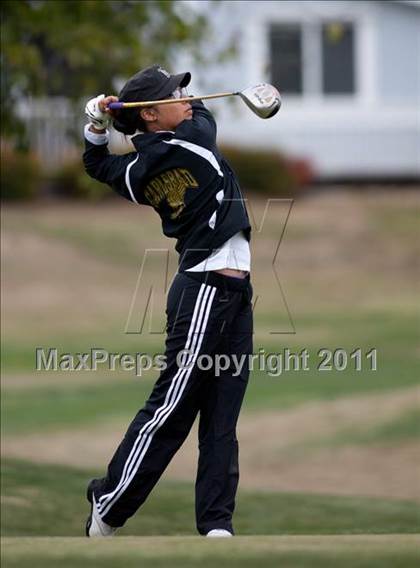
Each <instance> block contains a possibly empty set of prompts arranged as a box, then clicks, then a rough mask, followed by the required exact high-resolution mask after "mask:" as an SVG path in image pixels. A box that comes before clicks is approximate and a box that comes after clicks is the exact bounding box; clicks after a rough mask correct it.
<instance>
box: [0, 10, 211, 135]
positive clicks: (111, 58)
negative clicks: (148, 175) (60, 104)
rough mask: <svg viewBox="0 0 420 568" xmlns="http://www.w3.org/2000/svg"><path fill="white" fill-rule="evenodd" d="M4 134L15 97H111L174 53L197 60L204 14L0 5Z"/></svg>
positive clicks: (14, 126)
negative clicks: (120, 84) (124, 81)
mask: <svg viewBox="0 0 420 568" xmlns="http://www.w3.org/2000/svg"><path fill="white" fill-rule="evenodd" d="M1 15H2V39H1V42H2V55H1V75H2V89H1V114H2V117H1V118H2V133H3V135H9V136H10V135H16V134H17V132H18V120H17V119H16V116H15V112H14V111H15V105H16V101H17V100H18V99H19V98H22V97H26V96H28V95H32V96H35V97H36V96H66V97H69V98H70V99H72V100H78V99H80V98H81V97H86V96H89V95H95V94H97V93H98V92H106V93H113V92H116V88H115V82H114V80H115V78H118V77H120V78H127V77H129V76H130V75H132V74H133V73H135V72H136V71H138V70H139V69H140V68H142V67H144V66H147V65H150V64H152V63H156V62H159V63H161V64H163V65H168V64H170V62H171V60H172V59H173V57H174V56H175V55H176V53H177V51H179V50H182V49H188V50H189V51H190V52H191V53H192V54H193V56H194V58H195V59H196V58H198V57H199V56H200V46H201V43H202V41H203V40H204V39H205V38H206V35H207V33H208V31H209V28H208V23H207V20H206V18H205V17H204V16H203V15H200V14H198V13H196V12H194V11H193V10H192V9H191V7H190V6H189V5H188V3H185V2H174V1H172V0H166V1H165V0H159V1H141V2H140V1H130V0H119V1H113V0H82V1H79V0H33V1H31V0H11V1H10V0H3V1H2V3H1Z"/></svg>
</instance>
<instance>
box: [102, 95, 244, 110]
mask: <svg viewBox="0 0 420 568" xmlns="http://www.w3.org/2000/svg"><path fill="white" fill-rule="evenodd" d="M237 94H238V93H215V94H213V95H204V96H202V97H183V98H181V99H162V100H159V101H142V102H132V103H120V102H118V103H110V104H109V105H108V108H110V109H118V108H134V107H148V106H156V105H163V104H165V105H168V104H169V105H170V104H175V103H183V102H190V101H202V100H207V99H218V98H220V97H231V96H233V95H237Z"/></svg>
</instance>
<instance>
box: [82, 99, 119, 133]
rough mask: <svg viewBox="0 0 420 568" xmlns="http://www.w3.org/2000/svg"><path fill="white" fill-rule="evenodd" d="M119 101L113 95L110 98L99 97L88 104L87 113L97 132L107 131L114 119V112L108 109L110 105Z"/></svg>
mask: <svg viewBox="0 0 420 568" xmlns="http://www.w3.org/2000/svg"><path fill="white" fill-rule="evenodd" d="M117 101H118V97H114V96H112V95H110V96H108V97H106V96H105V95H98V96H97V97H95V98H93V99H90V100H89V101H88V102H87V103H86V106H85V113H86V115H87V117H88V119H89V122H90V124H91V125H92V126H93V128H94V129H95V130H100V131H103V130H106V128H107V127H108V126H109V123H110V122H111V117H112V110H111V109H109V108H108V104H109V103H112V102H117Z"/></svg>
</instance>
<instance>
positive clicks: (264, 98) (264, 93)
mask: <svg viewBox="0 0 420 568" xmlns="http://www.w3.org/2000/svg"><path fill="white" fill-rule="evenodd" d="M233 96H239V97H241V99H242V100H243V101H244V102H245V104H246V105H247V106H248V107H249V108H250V109H251V110H252V111H253V112H254V113H255V114H256V115H257V116H259V117H260V118H271V117H272V116H274V115H275V114H276V113H277V112H278V110H279V109H280V106H281V97H280V93H279V92H278V90H277V89H276V88H275V87H273V85H270V84H269V83H259V84H258V85H255V86H253V87H249V88H248V89H245V90H244V91H238V92H232V93H215V94H213V95H204V96H201V97H184V98H180V99H173V98H172V99H163V100H158V101H142V102H129V103H124V102H117V103H110V104H109V105H108V108H110V109H124V108H133V107H139V108H141V107H148V106H156V105H163V104H165V105H166V104H175V103H182V102H185V101H188V102H190V101H197V100H207V99H219V98H222V97H233Z"/></svg>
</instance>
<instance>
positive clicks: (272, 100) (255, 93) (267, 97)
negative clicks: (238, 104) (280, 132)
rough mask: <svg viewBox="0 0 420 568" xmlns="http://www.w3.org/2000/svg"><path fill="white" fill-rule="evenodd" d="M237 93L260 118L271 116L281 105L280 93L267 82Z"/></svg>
mask: <svg viewBox="0 0 420 568" xmlns="http://www.w3.org/2000/svg"><path fill="white" fill-rule="evenodd" d="M237 94H238V95H239V96H240V97H241V99H242V100H243V101H244V102H245V104H246V105H248V107H249V108H250V109H251V110H252V111H253V112H255V114H256V115H258V116H259V117H260V118H271V117H272V116H274V115H275V114H276V113H277V112H278V110H279V109H280V107H281V96H280V93H279V92H278V90H277V89H276V88H275V87H273V85H270V84H269V83H259V84H258V85H255V86H254V87H249V88H248V89H245V90H244V91H241V92H240V93H237Z"/></svg>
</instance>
